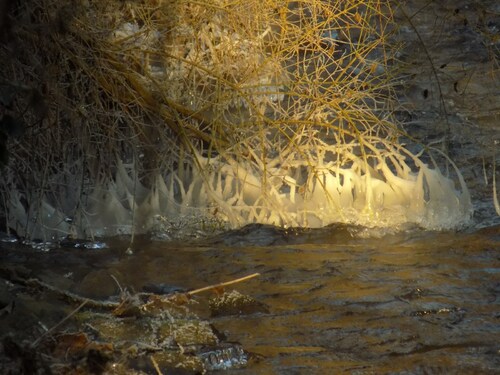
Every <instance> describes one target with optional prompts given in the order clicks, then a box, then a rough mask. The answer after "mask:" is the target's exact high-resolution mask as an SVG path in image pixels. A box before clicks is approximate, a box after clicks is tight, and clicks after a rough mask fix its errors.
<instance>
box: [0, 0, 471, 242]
mask: <svg viewBox="0 0 500 375" xmlns="http://www.w3.org/2000/svg"><path fill="white" fill-rule="evenodd" d="M389 3H390V2H389V1H385V0H364V1H361V0H348V1H326V0H307V1H274V0H273V1H270V0H269V1H259V0H245V1H240V0H236V1H226V0H210V1H205V0H203V1H196V2H190V1H174V0H165V1H153V0H151V1H143V2H121V1H113V0H109V1H99V2H86V1H79V2H76V3H75V2H69V1H54V0H37V1H33V2H26V3H22V4H20V5H18V7H19V8H17V9H15V11H13V12H12V17H13V20H14V21H15V22H14V23H13V26H12V29H11V33H10V35H9V38H10V39H11V42H10V43H11V44H9V42H7V43H5V44H4V46H3V47H2V49H1V51H0V53H1V56H2V60H3V61H4V68H3V69H2V73H1V74H2V76H1V81H0V82H1V86H0V88H1V90H2V91H1V95H2V103H4V104H2V111H3V112H4V113H6V114H7V113H9V114H10V113H11V112H12V114H13V115H15V116H17V117H16V118H17V120H16V121H17V122H14V124H17V125H16V126H14V128H17V127H19V128H22V127H23V124H27V125H26V126H25V128H24V129H23V132H22V134H20V135H18V136H17V138H14V137H13V136H12V137H10V138H9V143H8V147H9V148H8V152H9V155H10V160H9V163H8V165H7V166H6V167H5V168H4V169H3V170H2V174H3V176H4V178H3V179H2V181H1V182H0V183H1V203H0V204H1V212H2V215H3V216H5V219H6V223H7V226H8V227H10V228H12V229H15V230H16V231H17V233H18V234H19V235H21V236H24V237H28V238H42V239H50V238H54V237H56V238H59V237H65V236H68V235H69V236H74V237H92V236H95V235H114V234H120V233H132V232H134V233H140V232H147V231H152V230H154V231H162V230H167V229H168V228H166V227H165V225H166V224H165V223H169V225H174V224H172V223H176V222H179V221H186V220H187V221H190V220H194V221H196V222H197V223H198V222H200V218H202V219H201V221H202V222H203V223H204V224H203V225H209V226H220V225H223V226H230V227H239V226H241V225H244V224H247V223H253V222H259V223H266V224H273V225H278V226H307V227H320V226H324V225H328V224H330V223H333V222H344V223H356V224H361V225H365V226H371V227H373V226H398V225H400V224H406V223H414V224H417V225H420V226H422V227H424V228H432V229H441V228H453V227H457V226H460V225H462V224H463V223H465V222H467V220H468V219H469V217H470V214H471V203H470V197H469V194H468V191H467V188H466V186H465V184H464V182H463V179H462V178H461V175H460V172H459V171H458V170H457V169H456V168H455V167H454V165H453V163H451V162H450V161H449V160H447V158H446V157H445V156H444V155H443V154H441V153H440V152H438V151H433V150H432V149H430V148H428V147H425V146H418V145H417V146H416V145H412V146H411V147H406V146H405V145H404V144H402V143H400V140H399V139H400V137H401V135H402V133H401V131H400V130H399V127H398V124H397V121H396V120H395V119H394V117H393V115H392V112H393V99H394V97H395V95H394V92H393V85H394V81H395V80H396V79H397V78H398V77H397V74H396V70H397V69H396V67H397V66H398V61H397V58H396V52H397V48H396V47H395V46H394V45H391V43H390V42H389V41H390V40H391V38H390V36H391V34H392V33H393V32H394V31H395V30H394V25H393V23H392V14H391V7H390V4H389ZM14 45H16V46H17V47H16V48H14V47H12V46H14ZM9 134H10V133H9ZM11 138H12V139H11ZM444 167H446V169H445V170H446V171H447V172H449V173H451V175H450V176H448V175H447V174H446V175H445V174H443V173H442V170H443V169H442V168H444ZM440 168H441V169H440Z"/></svg>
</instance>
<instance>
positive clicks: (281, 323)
mask: <svg viewBox="0 0 500 375" xmlns="http://www.w3.org/2000/svg"><path fill="white" fill-rule="evenodd" d="M353 232H356V230H355V228H351V229H349V228H342V227H332V228H326V229H323V230H314V231H307V232H305V233H285V232H283V231H282V230H279V229H274V228H270V227H262V226H251V227H247V228H243V229H242V230H240V231H235V232H232V233H228V234H226V235H223V236H220V237H218V238H216V239H213V240H212V241H205V243H203V244H191V245H189V244H188V245H187V244H173V243H166V242H151V241H147V240H144V241H143V242H139V243H137V245H136V251H135V253H134V254H133V255H125V249H126V248H127V245H128V244H127V243H120V242H116V243H113V244H111V248H110V249H103V250H83V249H76V250H67V249H65V250H60V251H52V252H49V253H41V252H36V253H35V252H33V250H30V254H29V256H28V254H25V256H24V257H22V256H20V255H19V254H20V252H19V251H17V252H16V254H17V255H16V256H17V259H13V258H12V257H8V258H7V253H8V252H4V257H5V259H4V260H5V261H9V262H23V264H24V265H25V266H26V267H28V268H30V265H31V266H32V268H38V269H40V270H42V271H40V275H39V276H40V277H41V278H42V279H44V280H46V281H49V282H52V283H58V284H59V285H61V284H64V286H65V287H68V288H70V289H71V290H73V291H75V292H78V293H80V294H83V295H86V296H92V297H104V296H109V295H114V294H117V292H118V290H117V286H116V284H115V283H114V282H112V281H111V278H110V275H113V276H115V277H116V278H117V280H119V281H120V283H121V285H123V286H126V287H129V288H133V289H135V290H137V291H139V290H142V288H143V287H144V286H146V285H151V284H167V285H172V286H180V287H183V288H197V287H200V286H204V285H209V284H213V283H217V282H221V281H226V280H231V279H234V278H236V277H239V276H243V275H246V274H250V273H254V272H259V273H260V274H261V276H260V277H258V278H256V279H253V280H251V281H248V282H245V283H242V284H238V285H237V286H235V288H236V289H237V290H239V291H240V292H242V293H244V294H248V295H250V296H252V297H254V298H255V299H256V300H257V301H259V302H262V303H264V304H266V305H267V306H268V307H269V313H263V312H258V313H254V314H249V315H244V316H239V317H235V316H226V317H216V318H212V319H211V322H212V323H213V324H214V325H215V327H216V328H217V329H219V330H221V331H222V332H223V333H225V334H226V335H228V341H235V342H240V343H241V344H242V346H243V347H244V348H245V349H246V350H248V351H250V352H252V353H255V354H256V359H254V360H252V361H250V363H249V365H248V366H247V367H246V368H245V369H238V370H229V371H228V372H226V373H235V374H255V373H261V374H266V373H280V374H314V373H318V374H329V373H338V372H342V371H345V372H347V373H411V374H415V373H417V374H419V373H422V374H424V373H425V374H427V373H449V372H450V371H451V372H456V373H474V374H480V373H493V372H495V371H497V370H498V368H500V344H499V340H498V338H499V337H500V278H499V274H500V252H499V248H500V246H499V244H500V226H497V227H492V228H488V229H483V230H481V231H477V232H475V233H431V232H420V231H416V230H413V231H408V232H406V233H400V234H394V235H386V236H384V237H381V238H371V239H370V238H359V237H356V236H354V237H353V236H352V235H351V233H353ZM273 243H274V245H270V244H273ZM262 244H264V246H261V245H262ZM21 258H22V259H21ZM35 265H37V266H38V267H36V266H35ZM40 265H41V266H46V267H50V270H49V269H45V271H43V269H44V267H40ZM202 313H203V312H202ZM207 318H208V316H207Z"/></svg>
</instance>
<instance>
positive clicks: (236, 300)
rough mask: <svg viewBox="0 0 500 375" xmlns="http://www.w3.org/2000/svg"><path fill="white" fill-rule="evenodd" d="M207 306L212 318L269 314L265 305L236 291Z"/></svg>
mask: <svg viewBox="0 0 500 375" xmlns="http://www.w3.org/2000/svg"><path fill="white" fill-rule="evenodd" d="M209 306H210V312H211V315H212V316H213V317H215V316H228V315H249V314H255V313H265V314H266V313H269V308H268V307H267V306H266V305H265V304H263V303H262V302H259V301H256V300H255V299H254V298H252V297H250V296H247V295H244V294H241V293H239V292H238V291H236V290H233V291H232V292H230V293H224V294H223V295H221V296H219V297H216V298H213V299H211V300H210V302H209Z"/></svg>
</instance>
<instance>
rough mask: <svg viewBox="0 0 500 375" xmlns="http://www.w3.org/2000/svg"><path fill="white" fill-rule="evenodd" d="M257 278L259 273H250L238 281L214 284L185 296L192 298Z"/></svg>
mask: <svg viewBox="0 0 500 375" xmlns="http://www.w3.org/2000/svg"><path fill="white" fill-rule="evenodd" d="M257 276H260V273H252V274H251V275H248V276H244V277H240V278H239V279H235V280H231V281H226V282H223V283H219V284H214V285H209V286H205V287H203V288H199V289H195V290H191V291H189V292H187V293H186V294H187V295H188V296H192V295H194V294H198V293H201V292H205V291H207V290H213V289H218V288H224V287H225V286H228V285H232V284H236V283H240V282H242V281H245V280H249V279H253V278H254V277H257Z"/></svg>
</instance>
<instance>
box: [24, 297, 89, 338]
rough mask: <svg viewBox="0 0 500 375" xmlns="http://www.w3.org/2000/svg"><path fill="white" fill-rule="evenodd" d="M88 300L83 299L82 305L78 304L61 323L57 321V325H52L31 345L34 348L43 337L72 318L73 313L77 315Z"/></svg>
mask: <svg viewBox="0 0 500 375" xmlns="http://www.w3.org/2000/svg"><path fill="white" fill-rule="evenodd" d="M86 303H87V301H83V302H82V303H81V304H80V306H78V307H77V308H76V309H74V310H73V311H72V312H71V313H69V314H68V315H67V316H66V317H65V318H64V319H62V320H61V321H60V322H59V323H57V324H56V325H55V326H52V328H50V329H49V330H48V331H45V332H44V333H43V334H42V335H41V336H40V337H39V338H37V339H36V340H35V341H33V343H32V344H31V347H32V348H34V347H36V346H37V345H38V344H39V343H40V341H42V339H43V338H44V337H45V336H47V335H48V334H50V333H52V332H54V331H55V330H56V329H57V328H59V327H60V326H61V325H63V324H64V323H65V322H66V321H67V320H68V319H69V318H71V317H72V316H73V315H75V314H76V313H77V312H78V311H80V309H81V308H82V307H83V306H85V304H86Z"/></svg>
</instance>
